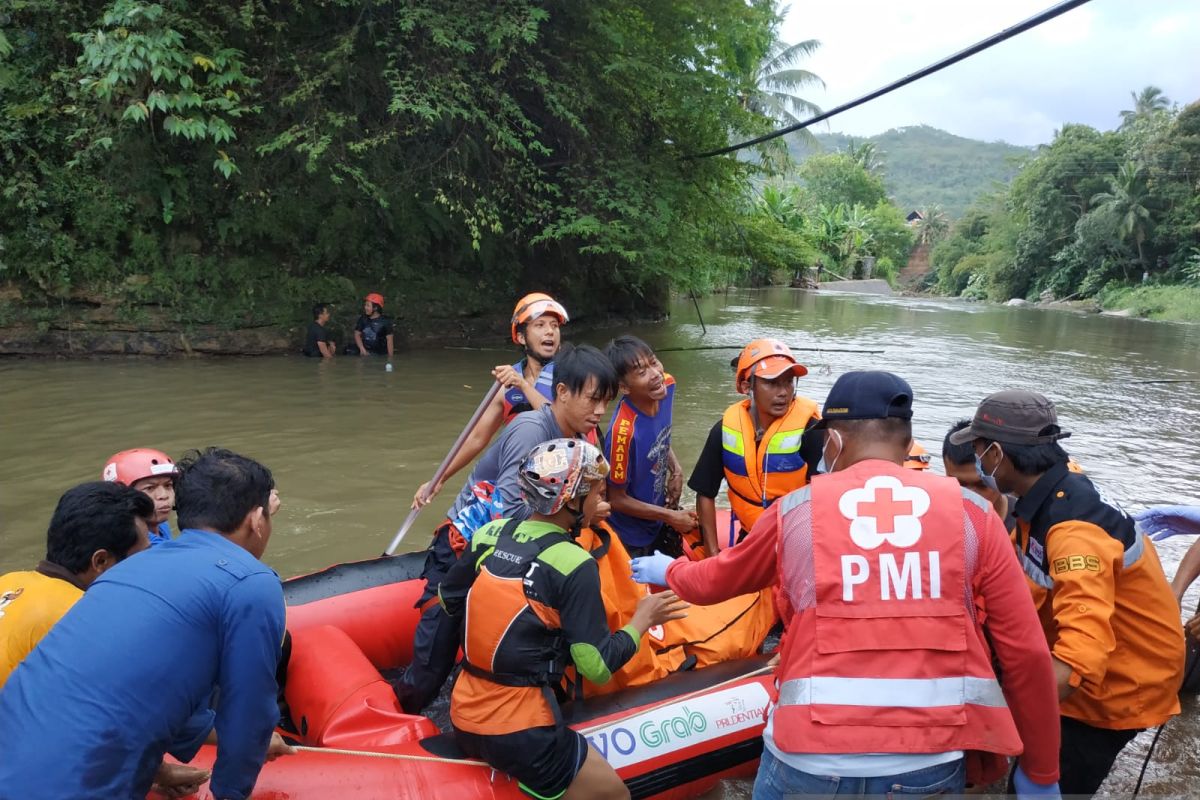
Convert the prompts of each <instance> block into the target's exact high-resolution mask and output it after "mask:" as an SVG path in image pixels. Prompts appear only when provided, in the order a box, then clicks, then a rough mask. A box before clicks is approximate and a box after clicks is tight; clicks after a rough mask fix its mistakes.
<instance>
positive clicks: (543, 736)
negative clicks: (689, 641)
mask: <svg viewBox="0 0 1200 800" xmlns="http://www.w3.org/2000/svg"><path fill="white" fill-rule="evenodd" d="M607 474H608V464H607V462H606V461H605V460H604V457H603V456H602V455H601V454H600V451H599V450H597V449H596V448H595V447H593V446H592V445H590V444H588V443H587V442H583V441H580V440H578V439H555V440H553V441H549V442H544V443H542V444H539V445H537V446H536V447H534V448H533V449H532V450H531V451H530V452H529V453H528V455H527V456H526V457H525V459H524V463H523V464H522V466H521V468H520V470H519V471H518V476H519V480H520V484H521V496H522V499H523V500H524V503H525V505H526V506H527V507H528V508H529V509H530V512H531V513H530V514H529V517H528V519H525V520H521V519H500V520H496V521H494V522H490V523H488V524H487V525H485V526H484V527H482V528H480V529H479V530H478V531H476V532H475V536H474V537H473V538H472V540H471V550H470V553H469V554H468V555H467V556H466V557H464V558H462V559H460V560H459V561H458V563H457V564H455V565H454V567H452V568H451V570H450V572H449V573H448V574H447V575H446V577H445V579H444V580H443V581H442V584H441V588H440V589H439V591H438V596H439V599H440V602H441V605H442V607H443V608H445V610H446V613H447V614H449V615H450V616H451V617H452V618H455V619H461V618H463V617H464V616H465V619H466V624H465V627H464V631H463V671H462V672H461V673H460V674H459V677H458V680H457V682H456V683H455V685H454V692H453V694H452V695H451V696H450V721H451V722H452V723H453V725H454V735H455V738H456V739H457V741H458V744H459V746H460V747H461V748H462V749H463V750H464V751H465V752H466V753H468V754H469V755H471V756H474V757H477V758H481V759H483V760H484V761H486V762H487V763H489V764H491V765H492V766H493V767H495V768H496V769H499V770H503V771H504V772H507V773H508V774H510V775H512V776H513V777H514V778H516V779H517V780H518V781H519V782H520V787H521V789H522V790H524V791H525V792H526V793H527V794H529V795H530V796H531V797H535V798H539V800H542V799H545V798H589V799H598V798H627V797H629V790H628V789H627V788H626V787H625V784H624V783H622V782H621V779H620V778H619V777H618V776H617V773H616V772H615V771H614V770H613V768H612V767H611V766H609V764H608V762H607V761H605V760H604V758H603V756H601V755H600V754H599V753H598V752H596V750H595V749H594V748H592V747H591V746H590V745H589V744H588V743H587V740H586V739H585V738H584V737H583V736H582V735H581V734H579V733H577V732H575V731H573V730H571V729H570V728H568V727H567V726H566V725H565V724H564V723H563V721H562V718H561V716H560V715H559V712H558V701H557V699H556V697H555V694H554V687H555V686H557V685H558V684H559V683H560V682H561V680H562V677H563V670H564V668H565V667H566V666H567V664H569V663H573V664H574V665H575V668H576V669H577V670H578V672H579V674H580V675H581V676H582V677H584V678H587V679H588V680H590V681H593V682H594V683H605V682H607V681H608V679H609V678H610V677H611V675H612V673H614V672H616V671H617V670H618V669H620V668H621V667H622V666H623V665H624V664H625V662H626V661H628V660H629V659H630V658H631V657H632V656H633V655H634V653H635V652H637V649H638V646H639V644H640V643H641V638H642V636H643V635H644V634H645V633H646V631H647V630H648V629H650V628H651V627H653V626H654V625H661V624H663V623H664V622H668V621H670V620H674V619H681V618H682V617H684V616H686V613H685V611H684V609H685V608H686V604H685V603H683V602H682V601H680V600H679V599H678V598H676V597H675V595H674V594H672V593H670V592H663V593H661V594H650V595H647V596H645V597H643V598H642V599H641V600H640V601H639V602H638V606H637V610H636V612H635V613H634V615H633V618H632V619H631V620H630V621H629V624H628V625H626V626H625V627H623V628H621V629H620V630H618V631H610V630H609V629H608V625H607V622H606V616H605V611H604V600H603V598H602V597H601V594H600V572H599V568H598V567H597V565H596V562H595V561H594V560H593V558H592V556H591V555H590V554H589V553H588V552H587V551H585V550H584V549H583V548H582V547H580V546H579V545H578V544H576V543H575V538H576V537H577V536H578V535H579V532H580V531H581V529H582V528H583V527H584V526H587V525H590V524H591V523H592V521H593V520H594V519H598V518H601V517H603V515H604V514H606V513H607V511H608V507H607V503H605V502H604V501H603V496H604V494H603V493H604V479H605V476H606V475H607Z"/></svg>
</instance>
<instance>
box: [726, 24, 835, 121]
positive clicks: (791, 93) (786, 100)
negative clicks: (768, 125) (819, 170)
mask: <svg viewBox="0 0 1200 800" xmlns="http://www.w3.org/2000/svg"><path fill="white" fill-rule="evenodd" d="M820 46H821V43H820V42H819V41H817V40H816V39H808V40H806V41H803V42H799V43H797V44H787V43H786V42H781V41H779V40H776V41H775V42H773V43H772V44H771V46H770V47H769V48H768V49H767V53H766V55H765V56H764V57H763V60H762V61H761V62H759V64H758V65H757V66H756V67H755V68H754V71H753V72H752V73H751V74H750V75H749V76H747V83H746V88H745V90H744V91H743V92H742V107H743V108H746V109H748V110H750V111H754V112H756V113H758V114H762V115H763V116H766V117H771V118H772V119H774V120H778V121H779V122H782V123H785V124H788V125H792V124H795V123H797V122H800V121H801V120H802V119H806V118H808V117H812V116H815V115H817V114H820V113H821V108H820V106H818V105H816V104H815V103H813V102H811V101H809V100H805V99H804V98H802V97H798V96H797V95H796V92H797V91H799V90H801V89H804V88H807V87H810V86H820V87H821V88H824V87H825V81H823V80H821V79H820V78H819V77H818V76H817V75H815V74H813V73H812V72H809V71H808V70H806V69H798V68H796V66H795V65H796V64H797V63H798V62H799V61H801V60H802V59H805V58H807V57H809V56H811V55H812V54H813V53H815V52H816V51H817V48H818V47H820ZM799 133H800V136H801V137H803V138H804V139H805V140H806V142H807V143H809V144H815V143H816V138H815V137H814V136H813V135H812V133H810V132H809V131H808V130H807V129H805V130H803V131H800V132H799Z"/></svg>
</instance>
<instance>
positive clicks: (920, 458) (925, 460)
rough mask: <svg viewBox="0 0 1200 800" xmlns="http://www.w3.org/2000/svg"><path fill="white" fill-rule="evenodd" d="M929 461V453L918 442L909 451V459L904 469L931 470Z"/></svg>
mask: <svg viewBox="0 0 1200 800" xmlns="http://www.w3.org/2000/svg"><path fill="white" fill-rule="evenodd" d="M929 459H930V455H929V451H927V450H926V449H925V448H924V447H922V446H921V445H919V444H917V443H916V442H913V443H912V447H910V448H909V449H908V458H907V459H905V461H904V468H905V469H917V470H921V469H929Z"/></svg>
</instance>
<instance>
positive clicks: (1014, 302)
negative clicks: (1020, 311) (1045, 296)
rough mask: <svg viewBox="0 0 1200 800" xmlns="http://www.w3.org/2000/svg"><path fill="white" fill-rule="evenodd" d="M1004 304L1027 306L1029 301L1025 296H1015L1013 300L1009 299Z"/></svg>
mask: <svg viewBox="0 0 1200 800" xmlns="http://www.w3.org/2000/svg"><path fill="white" fill-rule="evenodd" d="M1004 305H1006V306H1027V305H1029V301H1028V300H1026V299H1025V298H1023V297H1014V298H1013V299H1012V300H1009V301H1008V302H1007V303H1005V304H1004Z"/></svg>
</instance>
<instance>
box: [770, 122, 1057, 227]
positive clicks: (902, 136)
mask: <svg viewBox="0 0 1200 800" xmlns="http://www.w3.org/2000/svg"><path fill="white" fill-rule="evenodd" d="M788 139H789V141H788V147H789V148H790V149H791V152H792V156H793V157H794V158H795V159H796V160H797V161H803V160H804V159H805V158H807V157H808V156H809V155H810V154H811V152H812V151H810V150H808V149H807V148H806V147H805V146H804V145H803V144H801V143H798V142H796V141H793V139H794V137H788ZM851 139H853V140H854V142H855V143H856V144H857V143H860V142H873V143H874V144H875V147H876V148H878V150H880V151H882V156H883V163H884V176H885V181H886V183H887V187H888V191H889V192H890V193H891V195H892V197H893V198H895V200H896V204H897V205H898V206H900V207H901V208H902V209H904V210H906V211H908V210H910V209H914V208H924V207H925V206H929V205H934V204H935V203H936V204H938V205H940V206H941V207H942V208H943V209H944V210H945V211H946V213H947V214H949V215H950V216H951V217H959V216H961V215H962V213H963V211H965V210H966V208H967V206H969V205H970V204H971V203H972V201H974V200H975V199H976V198H977V197H979V196H980V195H982V194H984V193H986V192H988V191H989V190H991V189H992V187H993V186H994V185H995V184H996V182H1001V183H1007V182H1008V181H1010V180H1012V177H1013V176H1014V175H1016V173H1017V164H1018V162H1019V161H1020V159H1022V158H1024V157H1026V156H1029V155H1030V154H1031V153H1032V152H1033V150H1032V148H1029V147H1018V146H1017V145H1012V144H1006V143H1005V142H981V141H978V140H976V139H964V138H963V137H961V136H955V135H954V134H952V133H947V132H946V131H943V130H939V129H938V128H931V127H930V126H928V125H915V126H912V127H909V128H893V129H892V130H890V131H887V132H885V133H881V134H879V135H878V136H847V135H846V134H844V133H823V134H822V133H819V134H817V141H818V142H820V144H821V152H826V153H828V152H835V151H838V150H845V149H846V147H847V146H848V145H849V143H850V140H851Z"/></svg>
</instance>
